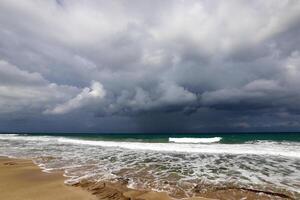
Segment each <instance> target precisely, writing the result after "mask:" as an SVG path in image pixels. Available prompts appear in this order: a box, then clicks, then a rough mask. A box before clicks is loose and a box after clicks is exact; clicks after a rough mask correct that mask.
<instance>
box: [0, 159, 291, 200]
mask: <svg viewBox="0 0 300 200" xmlns="http://www.w3.org/2000/svg"><path fill="white" fill-rule="evenodd" d="M66 179H67V178H66V177H64V176H63V172H51V173H46V172H43V171H42V169H41V168H40V167H39V166H37V165H36V164H34V162H33V161H32V160H26V159H17V158H8V157H1V156H0V199H7V200H21V199H22V200H24V199H25V200H26V199H28V200H29V199H30V200H48V199H49V200H50V199H53V194H55V199H58V200H69V199H70V200H80V199H83V200H179V199H181V200H216V199H220V200H223V199H224V200H225V199H226V200H227V199H243V198H245V197H246V199H248V200H254V199H259V200H270V199H272V200H275V199H276V200H285V199H287V200H288V199H292V200H293V199H294V198H291V197H289V196H284V195H283V194H281V193H278V194H276V193H269V194H268V193H267V192H264V191H259V190H251V189H247V188H234V187H233V188H228V187H225V186H224V187H222V188H213V186H209V185H198V186H197V187H196V188H194V191H195V197H190V198H178V199H177V198H174V197H170V196H169V195H168V194H167V193H166V192H156V191H153V190H137V189H131V188H128V187H127V180H122V179H120V180H118V181H117V182H114V183H113V182H108V181H101V182H91V181H89V180H81V181H80V182H78V183H75V184H73V185H66V184H64V181H65V180H66ZM203 191H204V192H203Z"/></svg>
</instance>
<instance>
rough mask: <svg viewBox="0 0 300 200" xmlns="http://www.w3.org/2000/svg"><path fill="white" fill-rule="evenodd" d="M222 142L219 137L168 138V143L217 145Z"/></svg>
mask: <svg viewBox="0 0 300 200" xmlns="http://www.w3.org/2000/svg"><path fill="white" fill-rule="evenodd" d="M221 140H222V138H221V137H212V138H169V142H174V143H217V142H220V141H221Z"/></svg>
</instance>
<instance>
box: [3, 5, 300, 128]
mask: <svg viewBox="0 0 300 200" xmlns="http://www.w3.org/2000/svg"><path fill="white" fill-rule="evenodd" d="M298 130H300V1H299V0H272V1H268V0H253V1H248V0H228V1H221V0H220V1H218V0H164V1H161V0H152V1H141V0H110V1H107V0H56V1H55V0H47V1H45V0H26V1H19V0H1V1H0V131H2V132H6V131H9V132H98V133H112V132H145V133H146V132H230V131H243V132H248V131H298Z"/></svg>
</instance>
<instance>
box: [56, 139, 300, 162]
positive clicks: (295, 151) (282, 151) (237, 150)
mask: <svg viewBox="0 0 300 200" xmlns="http://www.w3.org/2000/svg"><path fill="white" fill-rule="evenodd" d="M58 141H59V142H61V143H72V144H78V145H93V146H102V147H119V148H126V149H132V150H151V151H162V152H183V153H208V154H255V155H273V156H286V157H297V158H300V148H299V147H300V144H299V143H296V144H292V143H280V144H279V143H268V142H259V143H254V144H219V143H217V144H186V143H145V142H113V141H91V140H80V139H69V138H59V139H58ZM295 145H296V146H295Z"/></svg>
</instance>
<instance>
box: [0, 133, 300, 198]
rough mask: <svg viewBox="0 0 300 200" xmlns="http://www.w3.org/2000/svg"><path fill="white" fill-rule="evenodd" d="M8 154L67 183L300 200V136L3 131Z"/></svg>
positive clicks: (1, 146)
mask: <svg viewBox="0 0 300 200" xmlns="http://www.w3.org/2000/svg"><path fill="white" fill-rule="evenodd" d="M0 155H1V156H9V157H12V158H26V159H32V160H33V161H34V162H35V163H36V164H37V165H38V166H39V167H40V168H42V170H43V171H44V172H47V173H51V172H53V171H57V170H63V171H64V175H65V176H66V177H67V180H66V181H65V183H66V184H75V183H77V182H79V181H81V180H83V179H88V180H92V181H116V180H126V181H127V182H128V187H131V188H138V189H152V190H156V191H166V192H168V193H169V194H170V195H171V196H172V195H173V196H176V195H177V194H178V195H179V194H180V195H181V196H183V197H189V196H192V195H193V188H195V187H196V186H197V185H199V184H203V185H210V186H212V185H215V186H220V185H222V186H223V187H224V186H226V185H228V186H230V187H232V186H235V187H242V188H251V189H259V190H265V191H270V192H278V191H280V192H281V193H285V194H289V195H290V196H292V197H293V198H295V199H298V198H299V199H300V133H215V134H212V133H210V134H200V133H199V134H184V133H182V134H150V133H149V134H88V133H64V134H62V133H60V134H54V133H47V134H45V133H22V134H0Z"/></svg>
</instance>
